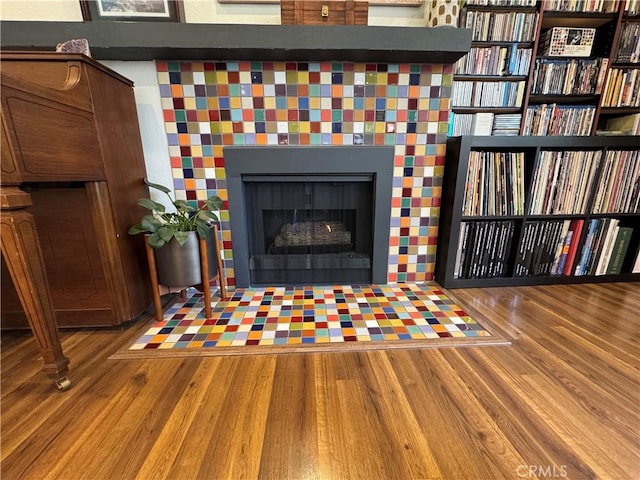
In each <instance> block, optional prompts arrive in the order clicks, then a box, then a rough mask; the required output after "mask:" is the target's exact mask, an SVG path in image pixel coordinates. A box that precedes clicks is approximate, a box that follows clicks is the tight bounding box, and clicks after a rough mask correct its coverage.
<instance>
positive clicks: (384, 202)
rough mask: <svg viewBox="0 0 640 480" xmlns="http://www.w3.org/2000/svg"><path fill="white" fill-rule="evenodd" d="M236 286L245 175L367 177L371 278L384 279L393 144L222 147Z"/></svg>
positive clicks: (244, 229) (244, 249)
mask: <svg viewBox="0 0 640 480" xmlns="http://www.w3.org/2000/svg"><path fill="white" fill-rule="evenodd" d="M223 152H224V159H225V171H226V180H227V190H228V202H229V223H230V227H231V240H232V245H233V264H234V270H235V278H236V286H237V287H240V288H246V287H250V286H255V285H252V284H251V279H250V270H249V263H250V262H249V255H250V242H249V225H248V219H247V215H246V212H247V207H246V205H245V198H246V196H245V179H248V178H255V177H257V176H259V177H263V178H265V179H267V178H269V177H278V176H287V175H290V176H297V177H299V178H308V179H309V180H310V181H312V180H313V178H314V177H317V176H321V175H336V176H344V177H348V176H356V175H369V176H371V178H372V180H373V197H374V200H373V202H374V203H373V226H372V228H373V248H372V258H371V282H372V283H374V284H384V283H387V275H388V267H389V265H388V264H389V236H390V229H391V197H392V184H393V165H394V148H393V147H391V146H377V147H369V146H332V145H322V146H312V145H310V146H290V145H279V146H243V147H241V146H228V147H224V149H223Z"/></svg>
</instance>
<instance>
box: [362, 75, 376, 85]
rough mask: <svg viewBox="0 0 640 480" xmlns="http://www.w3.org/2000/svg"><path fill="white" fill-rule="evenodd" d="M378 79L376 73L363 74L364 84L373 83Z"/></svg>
mask: <svg viewBox="0 0 640 480" xmlns="http://www.w3.org/2000/svg"><path fill="white" fill-rule="evenodd" d="M377 80H378V74H377V73H366V74H365V76H364V83H365V85H375V84H376V82H377Z"/></svg>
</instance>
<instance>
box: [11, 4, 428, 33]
mask: <svg viewBox="0 0 640 480" xmlns="http://www.w3.org/2000/svg"><path fill="white" fill-rule="evenodd" d="M182 5H183V8H184V13H185V20H186V22H187V23H237V24H275V25H278V24H280V6H279V5H278V4H255V3H254V4H252V3H246V4H228V3H227V4H220V3H218V2H217V1H216V0H183V3H182ZM0 18H1V19H2V20H18V21H26V20H36V21H67V22H81V21H82V12H81V10H80V2H79V0H0ZM369 25H386V26H412V27H413V26H415V27H420V26H424V25H425V20H424V14H423V7H422V6H420V7H410V6H396V7H388V6H376V5H373V6H370V7H369Z"/></svg>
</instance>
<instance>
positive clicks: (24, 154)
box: [5, 96, 104, 181]
mask: <svg viewBox="0 0 640 480" xmlns="http://www.w3.org/2000/svg"><path fill="white" fill-rule="evenodd" d="M6 106H7V107H8V108H7V110H8V111H7V112H5V114H6V115H7V119H8V120H9V121H10V122H11V126H12V127H13V132H14V135H15V136H14V137H13V138H14V141H15V144H14V152H15V154H16V156H17V158H16V160H17V161H18V162H19V163H20V164H22V179H23V181H46V180H52V181H60V180H65V179H69V180H73V179H82V180H91V179H101V178H104V173H103V167H102V155H101V153H100V145H99V144H98V134H97V132H96V131H95V127H94V125H93V119H92V116H91V114H89V113H86V112H82V111H80V110H76V111H69V110H68V109H67V108H65V107H64V106H63V105H57V104H56V103H53V102H48V101H46V100H43V101H42V102H39V101H37V100H35V99H34V98H31V99H26V98H20V97H18V96H11V97H7V98H6Z"/></svg>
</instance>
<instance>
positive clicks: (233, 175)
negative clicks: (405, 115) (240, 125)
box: [224, 146, 393, 287]
mask: <svg viewBox="0 0 640 480" xmlns="http://www.w3.org/2000/svg"><path fill="white" fill-rule="evenodd" d="M224 154H225V169H226V173H227V188H228V192H229V211H230V223H231V235H232V242H233V258H234V268H235V274H236V285H237V286H239V287H246V286H257V285H312V284H368V283H385V282H386V277H387V264H388V250H389V228H390V221H389V219H390V208H391V183H392V182H391V179H392V173H393V148H385V147H332V146H323V147H293V146H278V147H225V149H224Z"/></svg>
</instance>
